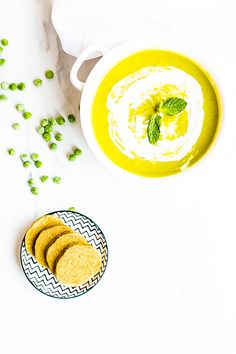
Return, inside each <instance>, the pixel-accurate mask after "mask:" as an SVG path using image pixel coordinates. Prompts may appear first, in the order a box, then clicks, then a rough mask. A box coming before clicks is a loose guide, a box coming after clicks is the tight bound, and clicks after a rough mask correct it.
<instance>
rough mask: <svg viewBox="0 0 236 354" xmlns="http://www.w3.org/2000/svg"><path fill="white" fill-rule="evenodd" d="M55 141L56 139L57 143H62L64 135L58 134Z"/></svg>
mask: <svg viewBox="0 0 236 354" xmlns="http://www.w3.org/2000/svg"><path fill="white" fill-rule="evenodd" d="M55 139H56V140H57V141H62V140H63V135H62V134H61V133H56V134H55Z"/></svg>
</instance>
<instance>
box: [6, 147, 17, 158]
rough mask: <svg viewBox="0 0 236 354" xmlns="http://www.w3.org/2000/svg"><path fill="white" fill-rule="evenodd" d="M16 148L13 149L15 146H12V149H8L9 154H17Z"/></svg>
mask: <svg viewBox="0 0 236 354" xmlns="http://www.w3.org/2000/svg"><path fill="white" fill-rule="evenodd" d="M15 153H16V152H15V150H14V149H13V148H10V149H8V154H9V155H10V156H14V155H15Z"/></svg>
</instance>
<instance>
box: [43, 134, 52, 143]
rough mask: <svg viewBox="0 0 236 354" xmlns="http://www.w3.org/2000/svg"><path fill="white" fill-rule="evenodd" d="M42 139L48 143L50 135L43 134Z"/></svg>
mask: <svg viewBox="0 0 236 354" xmlns="http://www.w3.org/2000/svg"><path fill="white" fill-rule="evenodd" d="M43 138H44V140H45V141H50V140H51V138H52V137H51V134H50V133H43Z"/></svg>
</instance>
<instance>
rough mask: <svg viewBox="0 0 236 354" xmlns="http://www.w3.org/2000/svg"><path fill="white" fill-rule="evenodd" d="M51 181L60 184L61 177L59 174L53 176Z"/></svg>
mask: <svg viewBox="0 0 236 354" xmlns="http://www.w3.org/2000/svg"><path fill="white" fill-rule="evenodd" d="M52 181H53V182H54V183H56V184H60V183H61V177H59V176H56V177H53V179H52Z"/></svg>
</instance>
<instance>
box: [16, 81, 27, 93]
mask: <svg viewBox="0 0 236 354" xmlns="http://www.w3.org/2000/svg"><path fill="white" fill-rule="evenodd" d="M17 88H18V90H20V91H23V90H24V89H25V88H26V84H25V83H24V82H20V83H19V84H18V85H17Z"/></svg>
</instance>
